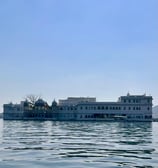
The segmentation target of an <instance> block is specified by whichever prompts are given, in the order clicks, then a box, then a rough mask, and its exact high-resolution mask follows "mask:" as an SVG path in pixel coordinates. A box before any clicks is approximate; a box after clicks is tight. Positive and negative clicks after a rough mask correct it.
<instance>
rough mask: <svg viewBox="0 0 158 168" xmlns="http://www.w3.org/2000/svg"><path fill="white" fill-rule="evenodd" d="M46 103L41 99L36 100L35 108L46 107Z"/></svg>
mask: <svg viewBox="0 0 158 168" xmlns="http://www.w3.org/2000/svg"><path fill="white" fill-rule="evenodd" d="M46 105H47V103H46V102H45V101H44V100H42V99H38V100H37V101H36V102H35V106H40V107H43V106H46Z"/></svg>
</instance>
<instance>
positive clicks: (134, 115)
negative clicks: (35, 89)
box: [3, 93, 152, 121]
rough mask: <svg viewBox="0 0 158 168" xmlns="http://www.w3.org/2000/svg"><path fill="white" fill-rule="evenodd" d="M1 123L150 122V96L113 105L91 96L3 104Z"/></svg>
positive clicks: (124, 98)
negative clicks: (2, 119) (19, 121)
mask: <svg viewBox="0 0 158 168" xmlns="http://www.w3.org/2000/svg"><path fill="white" fill-rule="evenodd" d="M3 118H4V119H5V120H7V119H8V120H13V119H20V120H28V119H31V120H55V121H56V120H59V121H69V120H73V121H83V120H84V121H152V97H151V96H146V95H130V94H129V93H128V94H127V95H126V96H121V97H119V99H118V101H117V102H97V101H96V98H94V97H69V98H67V99H65V100H59V103H57V102H56V101H55V100H54V101H53V102H52V105H51V106H49V105H48V104H47V102H45V101H44V100H42V99H39V100H37V101H36V102H35V104H34V105H32V104H31V103H29V102H28V101H25V102H21V103H20V104H12V103H10V104H4V114H3Z"/></svg>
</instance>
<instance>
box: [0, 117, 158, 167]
mask: <svg viewBox="0 0 158 168" xmlns="http://www.w3.org/2000/svg"><path fill="white" fill-rule="evenodd" d="M157 129H158V123H143V122H138V123H137V122H133V123H132V122H130V123H128V122H125V123H123V122H54V121H3V120H0V167H3V168H5V167H7V168H8V167H16V168H17V167H28V166H31V167H63V166H64V167H68V168H69V167H156V166H157V165H158V159H157V158H158V134H157Z"/></svg>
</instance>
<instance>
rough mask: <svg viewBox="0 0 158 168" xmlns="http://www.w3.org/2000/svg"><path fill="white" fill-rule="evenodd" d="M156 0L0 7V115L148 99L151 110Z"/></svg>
mask: <svg viewBox="0 0 158 168" xmlns="http://www.w3.org/2000/svg"><path fill="white" fill-rule="evenodd" d="M157 7H158V1H157V0H151V1H148V0H139V1H137V0H131V1H127V0H118V1H116V0H111V1H106V0H100V1H97V0H91V1H90V0H80V1H73V0H67V1H63V0H58V1H56V0H46V1H43V0H31V1H29V0H28V1H24V0H14V1H1V2H0V19H1V22H0V79H1V84H0V112H1V111H2V106H3V104H4V103H8V102H10V101H12V102H14V103H16V102H17V103H18V102H19V101H20V100H22V99H23V98H24V97H25V96H26V95H28V94H36V95H41V96H42V97H43V99H45V100H46V101H48V102H49V103H51V101H53V100H54V98H55V99H56V100H58V99H60V98H61V99H62V98H67V97H70V96H80V97H83V96H86V97H87V96H89V97H91V96H93V97H96V98H97V100H100V101H104V100H105V101H116V100H117V98H118V97H119V96H121V95H126V94H127V93H128V92H130V94H141V95H142V94H144V93H146V94H147V95H152V96H153V98H154V100H153V103H154V105H158V89H157V86H158V75H157V72H158V10H157Z"/></svg>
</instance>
